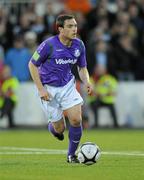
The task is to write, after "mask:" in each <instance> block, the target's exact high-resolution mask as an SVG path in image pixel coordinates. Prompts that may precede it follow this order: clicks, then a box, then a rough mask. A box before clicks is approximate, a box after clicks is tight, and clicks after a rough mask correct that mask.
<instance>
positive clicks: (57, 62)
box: [55, 59, 77, 64]
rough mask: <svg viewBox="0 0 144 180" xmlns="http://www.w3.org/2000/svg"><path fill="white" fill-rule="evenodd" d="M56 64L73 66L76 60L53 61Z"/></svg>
mask: <svg viewBox="0 0 144 180" xmlns="http://www.w3.org/2000/svg"><path fill="white" fill-rule="evenodd" d="M55 62H56V64H75V63H76V62H77V59H55Z"/></svg>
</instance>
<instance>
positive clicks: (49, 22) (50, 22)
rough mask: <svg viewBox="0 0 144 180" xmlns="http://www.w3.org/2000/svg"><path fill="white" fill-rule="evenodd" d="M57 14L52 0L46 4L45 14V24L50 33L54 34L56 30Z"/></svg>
mask: <svg viewBox="0 0 144 180" xmlns="http://www.w3.org/2000/svg"><path fill="white" fill-rule="evenodd" d="M55 19H56V14H55V11H54V5H53V3H52V2H48V3H47V4H46V13H45V15H44V24H45V28H46V31H47V32H48V33H51V34H54V33H55V32H56V27H55Z"/></svg>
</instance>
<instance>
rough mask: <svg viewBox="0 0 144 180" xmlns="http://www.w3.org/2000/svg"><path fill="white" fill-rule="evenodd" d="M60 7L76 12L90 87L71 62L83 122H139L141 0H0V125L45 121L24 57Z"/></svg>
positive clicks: (143, 39)
mask: <svg viewBox="0 0 144 180" xmlns="http://www.w3.org/2000/svg"><path fill="white" fill-rule="evenodd" d="M61 13H70V14H74V15H75V17H76V20H77V22H78V37H79V38H81V39H82V40H83V41H84V43H85V46H86V52H87V63H88V70H89V73H90V76H91V82H92V84H93V86H94V89H95V93H94V94H93V96H92V97H87V96H86V92H85V90H84V88H83V85H82V84H81V82H80V80H79V77H78V75H77V73H76V68H75V67H74V68H73V73H74V74H75V75H76V78H77V89H78V90H79V92H80V93H81V95H82V97H83V98H84V100H85V103H84V105H83V126H84V128H88V129H93V128H101V127H108V128H111V127H113V128H123V127H126V128H144V100H143V99H144V93H143V92H144V0H41V1H38V0H0V128H13V127H17V128H18V127H46V125H47V120H46V117H45V115H44V113H43V112H42V110H41V107H40V104H39V102H38V98H37V94H36V91H35V86H34V83H33V82H32V80H31V77H30V73H29V70H28V62H29V60H30V58H31V56H32V54H33V53H34V51H35V49H36V48H37V46H38V44H39V43H41V42H42V41H43V40H44V39H46V38H48V37H50V36H53V35H55V34H56V33H57V32H56V28H55V18H56V17H57V15H59V14H61Z"/></svg>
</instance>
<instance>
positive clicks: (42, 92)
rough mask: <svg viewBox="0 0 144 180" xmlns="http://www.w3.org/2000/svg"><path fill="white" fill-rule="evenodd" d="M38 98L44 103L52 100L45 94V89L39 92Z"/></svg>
mask: <svg viewBox="0 0 144 180" xmlns="http://www.w3.org/2000/svg"><path fill="white" fill-rule="evenodd" d="M39 95H40V98H41V99H42V100H44V101H50V100H51V99H52V95H51V94H50V93H48V92H47V90H46V89H45V88H43V89H41V90H40V91H39Z"/></svg>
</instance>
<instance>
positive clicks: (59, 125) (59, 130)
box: [48, 118, 65, 141]
mask: <svg viewBox="0 0 144 180" xmlns="http://www.w3.org/2000/svg"><path fill="white" fill-rule="evenodd" d="M48 129H49V131H50V132H51V133H52V134H53V135H54V136H55V137H57V138H58V139H59V140H61V141H62V140H63V139H64V135H63V132H64V130H65V120H64V118H62V119H60V120H59V121H57V122H49V124H48Z"/></svg>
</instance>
